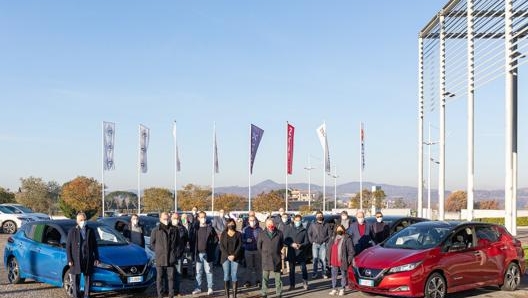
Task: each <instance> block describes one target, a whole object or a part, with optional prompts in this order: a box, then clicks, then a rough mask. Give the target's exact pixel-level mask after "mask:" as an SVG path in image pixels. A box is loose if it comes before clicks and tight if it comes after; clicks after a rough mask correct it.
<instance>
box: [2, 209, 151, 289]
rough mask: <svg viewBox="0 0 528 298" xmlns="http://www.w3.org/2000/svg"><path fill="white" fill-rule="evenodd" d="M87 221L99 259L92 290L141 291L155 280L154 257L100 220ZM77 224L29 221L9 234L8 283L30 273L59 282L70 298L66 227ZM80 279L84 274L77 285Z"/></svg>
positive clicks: (67, 221) (33, 276) (7, 253)
mask: <svg viewBox="0 0 528 298" xmlns="http://www.w3.org/2000/svg"><path fill="white" fill-rule="evenodd" d="M87 225H88V226H89V227H91V228H92V229H94V230H95V231H96V233H95V234H96V239H97V245H98V250H99V261H100V263H99V265H97V266H96V267H95V268H94V273H93V275H92V278H91V282H92V286H91V291H92V292H106V291H132V292H142V291H145V290H146V289H147V288H148V287H149V286H151V285H152V284H153V283H154V282H155V280H156V268H155V260H154V259H153V258H151V257H149V256H148V255H147V253H146V252H145V250H144V249H142V248H141V247H140V246H137V245H135V244H131V243H128V242H127V240H126V239H125V238H124V237H123V236H122V235H121V234H119V233H118V232H117V231H115V230H114V229H112V228H110V227H108V226H106V225H104V224H102V223H98V222H92V221H88V222H87ZM75 226H76V222H75V221H74V220H69V219H66V220H47V221H38V222H30V223H27V224H25V225H24V226H22V228H21V229H20V230H18V232H17V233H15V234H14V235H12V236H11V237H9V238H8V240H7V243H6V246H5V250H4V265H5V267H6V270H7V278H8V280H9V282H10V283H12V284H17V283H22V282H24V280H25V279H26V278H29V279H33V280H36V281H39V282H44V283H47V284H50V285H53V286H56V287H62V288H63V289H64V290H65V292H66V294H67V296H68V297H74V295H73V291H72V281H71V278H70V274H69V268H68V260H67V257H66V249H65V246H66V239H67V236H68V230H69V229H71V228H73V227H75ZM83 283H84V278H82V279H81V285H80V287H81V290H83V289H84V285H83Z"/></svg>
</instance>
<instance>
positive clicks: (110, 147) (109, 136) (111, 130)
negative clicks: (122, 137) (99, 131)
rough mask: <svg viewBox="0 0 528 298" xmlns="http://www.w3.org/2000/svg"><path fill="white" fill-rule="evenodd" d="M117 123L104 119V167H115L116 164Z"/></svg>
mask: <svg viewBox="0 0 528 298" xmlns="http://www.w3.org/2000/svg"><path fill="white" fill-rule="evenodd" d="M114 141H115V123H113V122H106V121H103V152H104V154H103V169H104V170H105V171H110V170H114V169H115V164H114Z"/></svg>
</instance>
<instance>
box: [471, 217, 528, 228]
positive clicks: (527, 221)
mask: <svg viewBox="0 0 528 298" xmlns="http://www.w3.org/2000/svg"><path fill="white" fill-rule="evenodd" d="M475 221H480V222H487V223H494V224H499V225H504V217H484V218H475ZM517 226H528V216H522V217H517Z"/></svg>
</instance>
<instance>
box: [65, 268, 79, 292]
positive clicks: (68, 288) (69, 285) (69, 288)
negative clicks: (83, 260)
mask: <svg viewBox="0 0 528 298" xmlns="http://www.w3.org/2000/svg"><path fill="white" fill-rule="evenodd" d="M62 288H63V289H64V292H65V293H66V297H70V298H76V297H77V295H76V293H74V292H73V291H74V286H73V278H72V275H71V274H70V269H68V270H66V272H65V273H64V276H63V277H62Z"/></svg>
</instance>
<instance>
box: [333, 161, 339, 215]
mask: <svg viewBox="0 0 528 298" xmlns="http://www.w3.org/2000/svg"><path fill="white" fill-rule="evenodd" d="M331 176H332V178H334V209H337V178H339V176H338V175H337V167H335V168H334V175H331Z"/></svg>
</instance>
